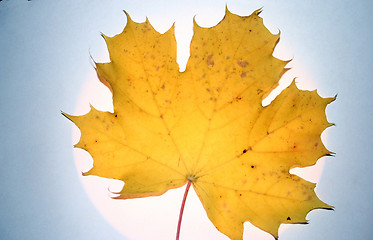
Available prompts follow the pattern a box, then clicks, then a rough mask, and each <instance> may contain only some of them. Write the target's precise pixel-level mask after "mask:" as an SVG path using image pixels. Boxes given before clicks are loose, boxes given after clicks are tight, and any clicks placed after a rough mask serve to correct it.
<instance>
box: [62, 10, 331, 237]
mask: <svg viewBox="0 0 373 240" xmlns="http://www.w3.org/2000/svg"><path fill="white" fill-rule="evenodd" d="M259 13H260V10H257V11H255V12H254V13H253V14H251V15H250V16H247V17H241V16H238V15H234V14H232V13H230V12H229V11H228V10H227V11H226V15H225V17H224V19H223V20H222V21H221V22H220V23H219V24H218V25H216V26H214V27H212V28H202V27H200V26H198V25H197V24H196V23H194V36H193V39H192V42H191V46H190V58H189V61H188V63H187V67H186V70H185V71H184V72H179V66H178V64H177V63H176V41H175V37H174V26H172V27H171V29H169V30H168V31H167V32H166V33H164V34H160V33H158V32H156V31H155V30H154V29H153V28H152V26H151V25H150V23H149V22H148V21H146V22H144V23H135V22H133V21H132V20H131V18H130V17H129V16H128V14H127V20H128V21H127V25H126V27H125V29H124V30H123V32H122V33H120V34H119V35H116V36H114V37H107V36H104V38H105V40H106V43H107V46H108V50H109V54H110V60H111V61H110V62H109V63H97V64H96V67H97V74H98V77H99V79H100V81H101V82H102V83H103V84H105V85H106V86H107V87H108V88H109V89H110V90H111V91H112V93H113V104H114V112H113V113H111V112H101V111H98V110H95V109H94V108H93V107H92V108H91V111H90V112H89V113H87V114H85V115H83V116H71V115H68V114H65V113H63V114H64V115H65V116H66V117H67V118H69V119H70V120H72V121H73V122H74V123H75V124H76V125H77V126H78V127H79V129H80V131H81V139H80V141H79V142H78V143H77V144H76V145H75V147H78V148H82V149H85V150H86V151H88V152H89V153H90V154H91V156H92V158H93V160H94V163H93V168H92V169H91V170H89V171H88V172H86V173H84V175H85V176H87V175H96V176H100V177H105V178H112V179H118V180H121V181H123V182H124V183H125V185H124V187H123V189H122V190H121V191H120V192H119V193H118V194H119V196H118V197H116V198H117V199H129V198H140V197H148V196H158V195H161V194H163V193H165V192H166V191H167V190H169V189H172V188H178V187H181V186H183V185H185V184H186V183H189V185H190V184H191V185H192V186H193V188H194V190H195V191H196V193H197V195H198V197H199V199H200V200H201V202H202V204H203V206H204V209H205V210H206V213H207V215H208V217H209V219H210V220H211V221H212V223H213V224H214V225H215V227H216V228H217V229H218V230H219V231H220V232H222V233H224V234H225V235H227V236H228V237H229V238H231V239H234V240H236V239H242V235H243V223H244V222H246V221H250V222H251V223H252V224H253V225H255V226H257V227H258V228H260V229H262V230H264V231H266V232H268V233H270V234H271V235H273V236H274V237H275V238H278V228H279V226H280V224H282V223H307V220H306V219H305V217H306V215H307V213H308V212H309V211H311V210H312V209H316V208H325V209H330V208H331V206H329V205H328V204H326V203H324V202H322V201H321V200H320V199H319V198H318V197H317V196H316V194H315V192H314V188H315V184H314V183H310V182H308V181H305V180H303V179H302V178H300V177H298V176H296V175H293V174H290V173H289V170H290V169H291V168H294V167H306V166H312V165H314V164H315V163H316V161H317V160H318V159H319V158H320V157H322V156H325V155H328V154H331V152H329V151H328V150H327V149H326V148H325V147H324V145H323V143H322V141H321V139H320V135H321V133H322V132H323V131H324V129H325V128H327V127H329V126H331V125H332V124H331V123H329V122H328V121H327V120H326V115H325V108H326V106H327V104H328V103H330V102H331V101H333V100H334V98H322V97H320V96H319V95H318V94H317V93H316V91H312V92H311V91H303V90H299V89H298V88H297V87H296V85H295V83H294V82H293V83H292V84H291V85H290V86H289V87H288V88H286V89H285V90H284V91H283V92H282V93H281V94H280V95H279V96H278V97H277V98H276V99H275V100H274V101H273V102H272V103H271V104H270V105H268V106H266V107H263V106H262V100H263V97H265V96H267V95H268V93H269V92H270V91H271V90H272V89H273V88H274V87H276V86H277V84H278V81H279V79H280V77H281V75H282V74H283V73H284V72H285V71H286V70H287V69H286V68H285V65H286V64H287V63H288V61H283V60H279V59H277V58H275V57H273V56H272V54H273V50H274V48H275V46H276V44H277V42H278V41H279V34H277V35H273V34H271V33H270V32H269V31H268V30H267V29H266V28H265V26H264V25H263V20H262V18H260V17H259V16H258V15H259Z"/></svg>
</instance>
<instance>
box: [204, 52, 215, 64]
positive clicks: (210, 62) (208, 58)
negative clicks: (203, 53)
mask: <svg viewBox="0 0 373 240" xmlns="http://www.w3.org/2000/svg"><path fill="white" fill-rule="evenodd" d="M213 56H214V55H213V54H210V55H208V56H207V59H206V63H207V65H208V66H214V64H215V63H214V60H213V59H212V57H213Z"/></svg>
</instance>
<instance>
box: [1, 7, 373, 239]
mask: <svg viewBox="0 0 373 240" xmlns="http://www.w3.org/2000/svg"><path fill="white" fill-rule="evenodd" d="M226 4H227V5H228V8H229V9H230V10H231V11H232V12H233V13H237V14H240V15H249V14H251V13H252V12H253V11H254V10H256V9H258V8H261V7H263V13H262V14H261V17H263V18H264V22H265V24H266V26H267V27H268V28H269V29H270V30H271V31H272V32H277V30H278V29H280V30H281V41H280V44H279V50H278V52H276V54H278V55H276V56H278V57H280V58H283V59H289V58H293V59H294V60H293V62H292V65H291V66H293V68H294V70H292V71H291V72H289V74H288V75H286V77H288V78H289V79H290V78H292V77H298V78H297V81H298V82H299V85H300V86H304V87H308V88H311V89H313V88H317V89H318V92H319V94H320V95H321V96H323V97H330V96H334V95H335V94H338V98H337V101H335V102H334V103H332V104H331V105H330V106H328V108H327V115H328V120H329V121H330V122H335V123H336V127H332V128H329V129H328V130H327V131H326V132H325V133H326V135H327V136H326V138H327V140H326V143H325V144H326V146H327V147H328V149H329V150H331V151H333V152H336V153H337V154H336V156H335V157H333V158H332V157H327V158H325V159H323V160H322V161H324V162H325V164H324V170H323V173H322V176H321V178H320V180H319V182H318V185H317V188H316V192H317V193H318V195H319V196H320V198H321V199H322V200H324V201H325V202H327V203H329V204H331V205H333V206H335V211H325V210H316V211H313V212H311V213H310V214H309V215H308V219H310V224H308V225H295V226H292V227H289V228H288V229H286V230H285V231H283V232H282V233H280V239H283V240H290V239H338V240H343V239H346V240H347V239H369V238H370V237H371V236H372V234H373V229H372V228H371V222H370V221H371V217H370V216H371V215H372V213H373V208H372V207H371V199H372V197H373V190H372V187H371V184H372V180H373V179H372V170H373V165H372V155H373V151H372V147H371V146H372V120H373V119H372V114H373V111H372V98H371V91H372V90H373V84H372V81H373V79H372V74H373V68H372V64H373V60H372V53H373V51H372V47H371V39H372V37H373V30H372V27H371V23H372V22H373V17H372V15H371V12H372V10H373V5H372V3H371V2H368V1H366V2H365V1H356V2H354V1H331V0H330V1H321V0H317V1H307V0H305V1H264V0H263V1H248V0H236V1H227V2H225V1H216V0H215V1H212V0H211V1H204V0H198V1H197V0H196V1H171V0H170V1H149V0H148V1H145V0H138V1H129V0H128V1H119V0H116V1H114V0H113V1H99V0H92V1H88V0H82V1H72V0H66V1H51V0H50V1H46V0H32V1H26V0H13V1H11V0H8V1H6V0H3V1H1V2H0V61H1V62H0V113H1V119H0V213H1V214H0V239H9V240H12V239H56V240H58V239H61V240H62V239H63V240H64V239H83V240H84V239H91V240H99V239H112V240H116V239H130V238H125V237H123V235H122V234H121V233H119V231H118V230H116V228H115V227H113V226H112V224H111V223H110V221H112V220H109V221H107V217H104V216H102V214H101V213H100V211H101V212H102V209H101V210H98V209H100V207H98V208H97V207H96V206H95V205H94V204H93V203H92V200H90V197H89V196H92V194H91V193H90V192H89V191H91V190H87V191H86V190H85V188H84V186H85V185H84V184H85V183H84V181H85V180H83V181H82V180H81V179H82V177H81V176H80V174H79V172H80V171H81V170H82V169H79V168H80V167H79V166H78V167H77V166H76V164H75V162H76V161H75V158H74V155H73V152H74V151H75V152H76V150H73V148H72V144H73V140H72V139H73V136H72V132H73V129H74V128H73V124H72V123H71V122H70V121H68V120H67V119H65V118H64V117H63V116H62V115H61V114H60V110H63V111H65V112H67V113H79V114H83V113H85V112H84V111H86V110H87V109H88V106H89V103H92V104H93V105H94V106H96V105H97V106H98V108H99V109H100V107H101V106H102V108H104V107H105V106H106V107H107V106H108V105H110V96H109V97H107V94H106V93H105V91H107V90H105V89H104V88H102V87H101V86H99V85H98V84H97V79H95V77H94V69H93V67H92V63H91V59H90V55H92V57H93V58H94V59H95V60H96V61H98V62H100V61H107V60H108V56H107V53H106V47H105V42H104V40H103V38H102V37H101V36H100V32H103V33H104V34H106V35H109V36H113V35H115V34H118V33H120V32H121V31H122V29H123V28H124V26H125V23H126V20H125V17H124V14H123V12H122V10H126V11H127V12H128V13H129V14H130V15H131V17H132V19H133V20H135V21H144V20H145V16H148V18H149V20H150V22H151V23H152V24H153V25H154V27H155V29H156V30H158V31H160V32H164V31H166V30H167V29H168V28H169V27H170V26H171V25H172V23H173V22H176V34H177V36H176V37H177V39H178V38H179V39H181V38H183V37H184V38H185V39H186V40H185V41H184V42H182V41H181V40H179V51H180V55H179V62H180V63H181V64H184V65H185V60H186V59H187V55H188V44H189V43H188V38H189V39H190V37H191V34H192V30H191V26H192V18H193V16H196V20H197V22H198V23H199V24H200V25H202V26H205V27H209V26H213V25H215V24H216V23H217V22H219V21H220V20H221V19H222V17H223V15H224V11H225V5H226ZM302 84H303V85H302ZM87 89H88V90H87ZM91 90H92V91H91ZM101 90H102V91H101ZM95 91H97V94H96V92H95ZM101 92H103V94H102V96H101V95H99V94H101ZM105 94H106V95H105ZM82 96H83V97H82ZM78 104H82V105H81V106H80V105H79V106H78ZM101 104H102V105H101ZM79 109H80V110H81V111H82V112H79ZM102 110H108V109H102ZM77 111H78V112H77ZM75 140H76V137H75ZM78 165H79V164H78ZM85 170H86V169H85ZM96 180H97V179H96ZM82 182H83V184H82ZM97 186H98V187H97V191H98V192H100V191H101V192H102V193H103V194H107V192H105V191H102V188H104V189H107V186H106V185H104V186H103V185H102V184H101V185H100V184H98V185H97ZM100 189H101V190H100ZM91 192H92V191H91ZM169 194H170V195H175V196H176V197H177V199H178V202H177V203H175V207H174V206H173V205H172V206H170V207H169V208H166V209H163V210H162V209H160V210H159V209H158V210H159V212H171V213H170V215H171V216H172V214H174V215H175V216H176V217H177V214H178V207H179V204H180V201H181V198H182V194H183V189H181V190H177V191H174V192H171V193H169ZM104 197H105V198H107V196H106V195H105V196H104ZM94 201H95V200H94ZM109 201H114V200H109ZM165 201H167V200H165ZM188 203H190V205H188ZM192 203H193V198H191V200H190V201H189V202H187V207H186V210H185V211H186V216H185V219H184V222H183V224H185V225H183V227H184V226H185V227H184V228H183V230H182V231H183V232H182V238H181V239H191V238H188V235H187V234H188V232H191V231H193V226H194V230H195V232H197V236H198V231H201V235H200V236H204V235H203V234H206V233H204V231H206V229H204V228H201V227H199V225H197V224H195V223H194V222H193V221H194V220H193V218H192V216H193V213H194V211H200V210H201V208H198V207H197V208H192V207H191V206H193V204H192ZM96 204H97V203H96ZM118 204H119V203H118V201H116V202H115V203H113V206H114V209H115V206H118ZM120 204H123V205H125V204H127V203H126V201H121V202H120ZM129 204H132V202H131V203H129ZM197 204H198V203H197ZM151 208H152V206H151V207H150V208H149V209H151ZM135 210H136V209H133V211H135ZM144 211H147V210H144V209H142V212H144ZM175 211H176V212H175ZM188 213H189V215H188ZM201 214H202V216H203V212H202V213H201ZM148 218H150V219H151V218H152V215H150V216H149V215H148ZM138 221H139V222H140V223H141V222H142V220H141V218H140V219H139V220H138ZM143 221H144V224H142V225H139V224H136V226H138V227H139V229H142V230H138V231H141V232H147V233H149V234H150V235H147V236H148V237H147V238H144V239H162V238H159V236H158V235H152V234H155V233H154V232H152V229H153V228H157V229H158V228H163V227H164V223H168V221H170V222H172V223H173V224H175V225H176V219H171V220H170V219H165V220H164V222H162V221H161V222H159V221H158V223H157V222H156V224H159V225H152V226H150V225H148V224H147V223H148V222H147V221H146V219H145V220H143ZM188 226H189V227H188ZM190 226H192V227H190ZM167 227H168V226H167ZM172 229H174V226H172ZM172 231H174V230H172ZM211 231H216V230H214V228H211V229H209V230H208V231H207V232H208V233H209V232H211ZM183 234H184V235H183ZM245 234H246V233H245ZM173 235H174V233H171V236H173ZM183 236H184V238H183ZM166 239H173V238H168V237H167V238H166ZM193 239H204V238H202V237H201V238H197V237H194V238H193ZM221 239H225V238H224V236H221ZM245 239H248V238H246V235H245ZM263 239H271V237H269V236H268V235H264V237H263ZM130 240H132V239H130Z"/></svg>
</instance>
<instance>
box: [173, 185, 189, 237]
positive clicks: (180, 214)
mask: <svg viewBox="0 0 373 240" xmlns="http://www.w3.org/2000/svg"><path fill="white" fill-rule="evenodd" d="M191 184H192V181H191V180H188V184H187V186H186V188H185V192H184V197H183V202H182V203H181V208H180V213H179V222H178V223H177V232H176V240H179V237H180V228H181V220H182V219H183V212H184V207H185V202H186V198H187V196H188V192H189V188H190V185H191Z"/></svg>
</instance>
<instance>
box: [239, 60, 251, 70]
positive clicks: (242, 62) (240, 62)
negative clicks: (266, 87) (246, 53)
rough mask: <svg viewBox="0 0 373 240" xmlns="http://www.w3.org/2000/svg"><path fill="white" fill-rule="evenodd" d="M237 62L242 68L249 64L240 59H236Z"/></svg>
mask: <svg viewBox="0 0 373 240" xmlns="http://www.w3.org/2000/svg"><path fill="white" fill-rule="evenodd" d="M237 64H238V66H240V67H242V68H244V67H246V66H247V65H249V63H248V62H247V61H240V60H237Z"/></svg>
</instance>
